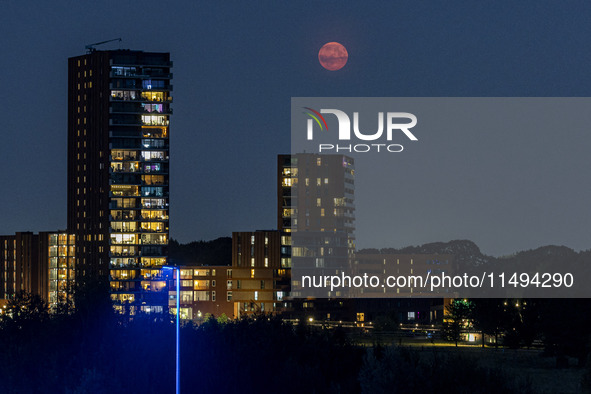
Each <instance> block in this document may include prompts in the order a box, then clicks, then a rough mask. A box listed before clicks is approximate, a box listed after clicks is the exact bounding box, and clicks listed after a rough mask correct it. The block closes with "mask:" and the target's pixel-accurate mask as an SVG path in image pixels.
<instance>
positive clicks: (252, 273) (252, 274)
mask: <svg viewBox="0 0 591 394" xmlns="http://www.w3.org/2000/svg"><path fill="white" fill-rule="evenodd" d="M250 277H251V278H254V270H253V269H252V270H250Z"/></svg>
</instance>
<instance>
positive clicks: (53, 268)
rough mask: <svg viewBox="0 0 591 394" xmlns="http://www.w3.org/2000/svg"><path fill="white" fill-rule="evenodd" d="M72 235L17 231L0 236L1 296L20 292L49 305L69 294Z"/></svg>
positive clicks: (72, 277)
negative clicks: (41, 299) (36, 296)
mask: <svg viewBox="0 0 591 394" xmlns="http://www.w3.org/2000/svg"><path fill="white" fill-rule="evenodd" d="M74 245H75V236H74V235H71V234H67V233H66V232H64V231H61V232H40V233H39V234H33V233H32V232H19V233H16V234H15V235H8V236H0V298H2V299H10V298H11V297H12V296H14V295H15V294H16V293H18V292H19V291H22V290H24V291H26V292H29V293H33V294H37V295H40V296H41V297H42V298H43V299H44V300H45V301H46V302H48V303H49V306H50V307H55V306H56V305H57V304H58V303H60V302H64V301H65V300H66V298H67V297H70V296H71V295H72V289H73V285H74V283H75V264H76V262H75V260H76V255H75V247H74Z"/></svg>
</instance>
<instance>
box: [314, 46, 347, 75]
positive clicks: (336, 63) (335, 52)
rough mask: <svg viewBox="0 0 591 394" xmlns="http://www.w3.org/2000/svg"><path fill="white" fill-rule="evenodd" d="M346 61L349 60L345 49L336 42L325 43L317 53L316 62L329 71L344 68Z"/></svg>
mask: <svg viewBox="0 0 591 394" xmlns="http://www.w3.org/2000/svg"><path fill="white" fill-rule="evenodd" d="M347 59H349V54H348V53H347V49H346V48H345V47H344V46H342V45H341V44H339V43H338V42H327V43H326V44H324V45H323V46H322V48H320V51H318V61H319V62H320V64H321V65H322V67H324V68H326V69H327V70H330V71H337V70H340V69H341V68H343V67H345V64H347Z"/></svg>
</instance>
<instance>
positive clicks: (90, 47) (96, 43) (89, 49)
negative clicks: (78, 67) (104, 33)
mask: <svg viewBox="0 0 591 394" xmlns="http://www.w3.org/2000/svg"><path fill="white" fill-rule="evenodd" d="M113 41H119V42H121V41H123V40H122V39H121V38H114V39H112V40H107V41H101V42H95V43H94V44H89V45H86V46H85V47H84V48H86V51H87V53H91V52H94V51H95V49H94V47H95V46H97V45H102V44H106V43H108V42H113Z"/></svg>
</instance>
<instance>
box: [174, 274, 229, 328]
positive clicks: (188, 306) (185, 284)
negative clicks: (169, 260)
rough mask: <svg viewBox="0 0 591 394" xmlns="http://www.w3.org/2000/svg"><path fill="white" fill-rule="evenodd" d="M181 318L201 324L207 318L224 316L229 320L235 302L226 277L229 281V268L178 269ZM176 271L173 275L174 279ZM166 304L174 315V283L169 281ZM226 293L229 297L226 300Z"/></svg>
mask: <svg viewBox="0 0 591 394" xmlns="http://www.w3.org/2000/svg"><path fill="white" fill-rule="evenodd" d="M180 273H181V284H180V290H181V294H180V297H181V298H180V317H181V319H183V320H194V321H196V322H200V321H203V320H204V319H205V318H206V317H208V316H213V317H216V318H217V317H220V316H222V315H223V314H225V315H226V316H227V317H229V318H232V317H233V313H234V303H233V301H232V291H231V286H229V283H230V282H228V280H229V279H228V278H230V280H231V278H232V267H230V266H227V265H217V266H183V267H182V268H181V269H180ZM176 275H177V271H176V270H175V271H174V273H173V278H174V280H176ZM170 282H171V283H170V287H169V289H170V290H169V300H168V305H169V308H170V312H171V313H172V314H176V283H174V281H170ZM228 293H229V294H230V297H228Z"/></svg>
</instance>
